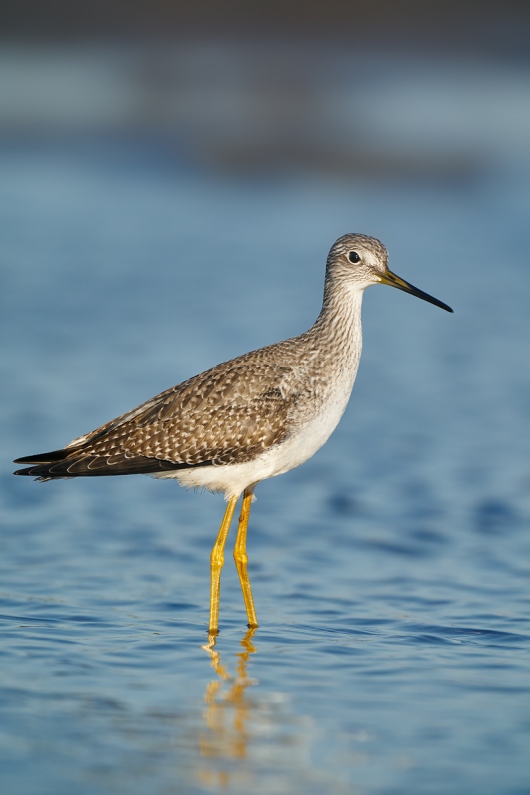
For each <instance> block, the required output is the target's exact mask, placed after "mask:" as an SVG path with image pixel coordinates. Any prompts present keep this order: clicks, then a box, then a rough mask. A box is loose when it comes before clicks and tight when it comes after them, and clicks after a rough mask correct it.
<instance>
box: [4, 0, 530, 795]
mask: <svg viewBox="0 0 530 795" xmlns="http://www.w3.org/2000/svg"><path fill="white" fill-rule="evenodd" d="M529 215H530V6H529V4H528V3H527V2H522V0H521V2H516V1H515V0H511V1H510V0H504V1H503V2H502V3H501V2H500V0H489V1H488V0H483V1H482V2H478V0H476V1H475V0H466V2H458V3H457V2H454V0H446V1H445V2H438V0H434V1H433V2H420V0H400V1H399V2H396V1H395V0H394V2H392V1H391V0H374V2H370V3H367V2H364V3H362V2H357V0H352V2H349V3H346V2H342V0H327V2H326V3H316V2H301V1H300V2H297V1H296V0H285V1H284V2H282V3H279V2H276V0H272V1H271V2H268V3H262V4H258V3H248V2H240V1H236V0H224V1H223V2H213V1H211V0H203V2H201V3H197V4H187V3H178V2H175V1H174V2H167V0H151V2H140V1H139V0H130V1H129V2H124V1H123V2H117V0H110V1H109V0H107V2H101V0H94V1H93V2H91V3H82V4H80V3H72V2H66V0H62V1H61V0H50V1H49V2H47V3H42V2H40V3H39V2H35V0H29V1H28V2H25V3H14V2H4V3H3V4H2V6H1V8H0V279H1V289H0V305H1V311H0V329H1V333H2V339H3V340H4V345H3V346H2V352H1V354H0V373H1V380H2V390H1V391H0V405H1V411H0V425H1V435H2V440H3V443H2V450H1V461H2V467H1V476H0V483H1V489H0V512H1V516H2V535H1V537H0V544H1V555H0V583H1V587H0V606H1V614H0V621H1V622H2V626H3V637H4V644H3V648H2V650H1V651H0V661H1V663H2V665H3V675H2V682H3V684H2V685H1V686H0V691H1V696H2V703H3V705H4V709H3V717H2V725H1V727H0V728H1V731H0V766H1V767H0V769H1V771H2V775H3V777H4V779H5V784H4V789H5V791H6V792H13V793H15V792H16V793H17V795H33V794H35V795H37V794H38V795H43V793H48V792H49V793H53V795H62V793H65V795H66V793H68V795H69V794H70V793H71V792H72V790H74V789H75V791H76V792H77V793H78V795H85V793H86V795H93V793H96V792H97V793H99V792H102V793H114V792H116V793H120V792H127V793H128V795H131V793H139V795H140V793H142V795H143V793H145V792H146V791H149V792H152V793H160V794H161V795H162V793H164V794H165V793H167V792H183V793H202V792H210V791H216V790H218V789H219V790H220V789H223V791H228V792H244V793H248V792H254V793H260V792H263V793H266V795H270V794H271V793H273V792H274V793H276V792H277V793H299V792H300V791H301V789H302V788H303V790H304V792H307V793H316V794H318V795H320V793H328V792H345V793H353V792H355V793H363V794H364V793H367V795H372V794H373V793H381V794H382V795H383V794H384V795H396V794H397V793H403V794H404V795H405V793H406V795H415V794H416V793H417V794H418V795H425V793H429V795H437V793H444V794H445V793H448V795H449V793H451V795H452V793H454V792H457V791H458V792H466V793H469V794H470V795H472V793H475V792H477V793H478V792H480V794H481V795H488V793H491V795H493V794H494V793H495V795H497V793H498V792H503V793H506V795H521V793H523V792H527V791H528V788H529V787H530V773H529V769H528V753H527V748H528V732H529V727H530V708H529V704H530V699H529V695H530V692H529V689H530V686H529V682H530V677H529V674H530V660H529V655H528V651H529V647H530V625H529V619H528V613H529V606H530V599H529V595H528V582H529V575H530V566H529V563H528V561H529V560H530V539H529V535H528V528H529V525H530V498H529V494H530V467H529V449H528V448H529V444H528V440H529V439H530V420H529V417H530V383H529V378H528V371H529V367H528V338H529V333H530V321H529V312H528V306H529V303H530V271H529V262H528V252H529V250H530V225H529ZM348 231H355V232H362V233H366V234H371V235H375V236H376V237H379V238H380V239H381V240H382V241H383V242H384V243H385V244H386V245H387V247H388V249H389V251H390V265H391V268H392V269H393V270H394V271H395V272H396V273H398V274H399V275H400V276H402V277H403V278H405V279H407V280H409V281H411V282H412V283H413V284H416V285H417V286H418V287H420V288H421V289H423V290H425V291H427V292H429V293H431V294H433V295H435V296H436V297H438V298H439V299H441V300H442V301H445V302H447V303H448V304H450V305H452V306H453V307H454V309H455V314H454V315H452V316H449V315H447V314H446V313H443V312H441V311H439V310H438V309H436V308H435V307H432V306H429V305H427V304H424V303H422V302H420V301H417V300H414V299H412V298H411V297H410V296H406V295H404V294H402V293H398V292H396V291H391V290H389V289H387V288H384V289H379V288H377V289H376V290H369V291H368V293H367V295H366V298H365V301H364V307H363V323H364V335H365V343H364V352H363V359H362V362H361V367H360V372H359V376H358V381H357V384H356V386H355V389H354V394H353V397H352V400H351V402H350V405H349V407H348V409H347V411H346V414H345V416H344V418H343V420H342V422H341V424H340V426H339V428H338V429H337V431H336V433H335V434H334V435H333V437H332V438H331V439H330V441H329V442H328V444H327V445H326V446H325V448H324V449H323V450H322V451H320V452H319V453H318V455H317V456H315V457H314V458H313V459H312V460H311V461H310V462H308V463H307V464H306V465H305V466H304V467H301V468H299V469H298V470H295V471H293V472H291V473H289V474H288V475H285V476H283V477H282V478H279V479H275V480H271V481H267V482H265V483H263V484H261V485H260V487H259V488H258V494H257V496H258V503H257V504H256V506H255V508H254V509H253V514H252V520H251V521H252V527H251V529H250V531H249V557H250V565H249V572H250V576H251V579H252V583H253V589H254V596H255V599H256V605H257V611H258V616H259V618H260V621H261V623H262V626H261V627H260V630H259V631H258V633H256V635H255V637H254V638H248V637H247V638H245V636H244V621H245V617H244V612H243V603H242V599H241V595H240V592H239V585H238V582H237V579H236V576H235V572H234V570H233V566H232V564H231V560H230V559H229V558H230V556H229V555H227V564H226V566H225V570H224V572H223V593H222V601H221V635H220V638H219V641H218V644H217V648H216V652H215V653H214V652H213V651H212V650H210V654H209V655H208V654H205V652H204V650H202V649H201V648H200V645H201V643H204V641H205V639H206V635H205V633H206V622H207V607H208V601H207V600H208V556H209V553H210V549H211V546H212V544H213V540H214V538H215V534H216V532H217V527H218V525H219V522H220V519H221V513H222V508H223V505H222V500H221V498H220V497H218V496H214V495H208V494H204V495H201V496H198V495H193V494H192V493H189V494H188V493H186V492H184V491H183V490H181V489H177V488H176V487H175V486H172V485H171V484H168V483H164V482H159V481H154V480H151V479H148V478H109V479H100V480H99V479H94V480H90V479H86V480H83V479H78V480H75V481H61V482H59V483H52V484H46V485H41V484H35V483H32V482H31V481H30V480H29V479H23V478H13V477H12V475H11V471H12V468H13V467H12V465H11V460H12V459H13V458H15V457H17V456H22V455H27V454H31V453H34V452H41V451H43V450H48V449H55V448H57V447H59V446H61V445H63V444H65V443H67V442H68V441H69V440H70V439H73V438H74V437H76V436H78V435H79V434H81V433H84V432H87V431H89V430H91V429H92V428H95V427H97V426H98V425H100V424H101V423H103V422H105V421H107V420H108V419H110V418H111V417H113V416H117V415H119V414H120V413H122V412H124V411H126V410H128V409H130V408H132V407H133V406H135V405H136V404H138V403H140V402H141V401H143V400H146V399H147V398H149V397H151V396H152V395H154V394H156V393H157V392H159V391H161V390H162V389H165V388H167V387H169V386H171V385H172V384H174V383H178V382H179V381H181V380H183V379H184V378H187V377H189V376H191V375H193V374H195V373H196V372H199V371H201V370H204V369H206V368H207V367H210V366H212V365H214V364H216V363H217V362H219V361H223V360H227V359H229V358H231V357H233V356H236V355H238V354H240V353H242V352H244V351H246V350H250V349H252V348H255V347H258V346H260V345H265V344H268V343H270V342H274V341H276V340H278V339H282V338H285V337H287V336H290V335H294V334H297V333H299V332H301V331H303V330H305V329H306V328H308V327H309V325H310V324H311V323H312V322H313V320H314V319H315V317H316V315H317V314H318V311H319V309H320V300H321V293H322V284H323V272H324V263H325V258H326V255H327V252H328V250H329V248H330V246H331V244H332V243H333V242H334V240H335V239H336V238H337V237H338V236H339V235H342V234H344V233H345V232H348ZM217 653H219V654H220V655H221V657H218V656H216V655H217ZM221 658H222V663H221ZM210 663H211V665H210Z"/></svg>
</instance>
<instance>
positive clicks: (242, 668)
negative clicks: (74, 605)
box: [199, 628, 257, 787]
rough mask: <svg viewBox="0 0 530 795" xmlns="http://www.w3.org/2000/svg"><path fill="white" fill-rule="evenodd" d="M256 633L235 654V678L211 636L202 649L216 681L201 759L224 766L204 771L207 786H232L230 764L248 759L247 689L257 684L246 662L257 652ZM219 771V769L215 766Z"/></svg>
mask: <svg viewBox="0 0 530 795" xmlns="http://www.w3.org/2000/svg"><path fill="white" fill-rule="evenodd" d="M255 632H256V629H255V628H254V629H249V630H248V632H247V633H246V635H245V637H244V638H243V639H242V640H241V641H240V643H241V646H242V647H243V651H241V652H239V653H238V654H236V658H237V662H236V665H235V671H234V673H233V674H231V673H229V671H228V670H227V668H226V667H225V666H224V665H223V664H222V662H221V655H220V653H219V652H218V651H217V649H216V648H215V644H216V636H215V635H210V636H209V639H208V643H207V644H206V645H205V646H203V649H205V650H206V651H207V652H208V654H209V655H210V661H211V666H212V668H213V669H214V671H215V673H216V678H215V679H213V680H212V681H211V682H209V683H208V685H207V687H206V692H205V695H204V701H205V704H206V708H205V713H204V723H205V730H204V732H203V733H202V734H201V737H200V749H199V750H200V755H201V758H202V759H204V760H206V759H210V760H217V761H218V762H219V761H221V762H222V765H223V767H222V769H221V768H220V769H217V770H215V769H213V768H211V767H208V768H206V767H204V768H201V770H200V771H199V777H200V779H201V781H202V783H203V784H205V785H208V786H220V787H224V786H226V785H227V784H229V783H230V770H229V768H230V767H231V765H230V762H231V760H232V761H233V762H237V761H238V760H242V759H245V757H246V755H247V744H248V741H249V732H248V729H247V722H248V721H249V719H250V717H251V712H252V705H251V703H250V701H249V699H248V694H247V692H246V691H247V688H248V687H251V686H252V685H255V684H257V681H256V680H255V679H251V678H250V677H249V676H248V673H247V662H248V658H249V657H250V655H251V654H254V653H255V652H256V647H255V646H254V644H253V643H252V638H253V636H254V634H255ZM216 767H217V766H216Z"/></svg>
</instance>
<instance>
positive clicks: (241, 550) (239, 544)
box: [234, 487, 258, 628]
mask: <svg viewBox="0 0 530 795" xmlns="http://www.w3.org/2000/svg"><path fill="white" fill-rule="evenodd" d="M253 491H254V488H253V487H252V488H250V489H245V491H244V492H243V502H242V505H241V513H240V515H239V524H238V528H237V537H236V543H235V546H234V560H235V562H236V568H237V573H238V575H239V582H240V583H241V590H242V591H243V599H244V600H245V607H246V610H247V616H248V626H249V628H252V627H257V626H258V619H257V616H256V610H255V608H254V599H253V597H252V589H251V587H250V580H249V578H248V572H247V563H248V557H247V528H248V519H249V516H250V504H251V502H252V493H253Z"/></svg>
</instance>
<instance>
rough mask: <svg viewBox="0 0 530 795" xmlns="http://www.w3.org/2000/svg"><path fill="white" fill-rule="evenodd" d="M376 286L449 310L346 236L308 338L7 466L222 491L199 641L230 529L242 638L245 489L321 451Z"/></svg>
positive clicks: (364, 242) (221, 368)
mask: <svg viewBox="0 0 530 795" xmlns="http://www.w3.org/2000/svg"><path fill="white" fill-rule="evenodd" d="M374 284H386V285H389V286H391V287H396V288H397V289H398V290H403V291H404V292H406V293H410V294H411V295H413V296H416V297H418V298H421V299H423V300H424V301H428V302H429V303H431V304H434V305H435V306H438V307H440V308H441V309H444V310H446V311H447V312H452V311H453V310H452V309H451V307H449V306H447V304H444V303H443V302H442V301H439V300H438V299H437V298H434V297H433V296H431V295H429V294H427V293H424V292H423V291H422V290H419V289H418V288H417V287H414V286H413V285H412V284H410V283H409V282H406V281H405V280H404V279H401V278H400V277H399V276H396V275H395V274H394V273H393V272H392V271H391V270H389V267H388V252H387V250H386V248H385V246H384V245H383V244H382V243H381V242H380V241H379V240H377V239H376V238H374V237H369V236H367V235H363V234H357V233H349V234H346V235H343V236H342V237H340V238H339V239H338V240H337V241H336V242H335V243H334V244H333V246H332V247H331V250H330V252H329V254H328V257H327V262H326V272H325V280H324V298H323V302H322V308H321V311H320V314H319V315H318V317H317V319H316V321H315V323H314V324H313V325H312V326H311V328H309V330H307V331H305V332H304V333H302V334H300V335H299V336H296V337H292V338H290V339H287V340H283V341H281V342H277V343H275V344H272V345H268V346H266V347H263V348H259V349H257V350H254V351H251V352H250V353H246V354H244V355H242V356H238V357H237V358H235V359H231V360H230V361H227V362H224V363H222V364H218V365H217V366H215V367H212V368H211V369H209V370H206V371H205V372H203V373H200V374H199V375H196V376H194V377H193V378H189V379H188V380H186V381H183V382H182V383H180V384H178V385H177V386H174V387H171V388H170V389H167V390H165V391H164V392H161V393H160V394H159V395H156V396H155V397H153V398H151V399H150V400H148V401H146V402H145V403H142V404H141V405H140V406H138V407H137V408H135V409H132V410H131V411H128V412H126V413H125V414H122V415H121V416H120V417H117V418H116V419H113V420H111V421H110V422H107V423H106V424H105V425H102V426H101V427H100V428H97V429H96V430H94V431H92V432H90V433H86V434H84V435H83V436H79V437H78V438H77V439H74V440H73V441H72V442H70V443H69V444H67V445H66V446H65V447H64V448H62V449H60V450H53V451H52V452H49V453H41V454H38V455H32V456H25V457H23V458H18V459H16V460H15V463H16V464H24V465H26V468H24V469H18V470H16V472H14V474H15V475H26V476H27V475H29V476H33V477H35V478H36V479H37V480H39V481H48V480H55V479H59V478H75V477H100V476H108V475H132V474H148V475H152V476H154V477H156V478H171V479H176V480H177V481H178V483H179V484H180V485H182V486H185V487H194V488H200V487H204V488H205V489H208V490H210V491H213V492H223V493H224V497H225V501H226V503H227V505H226V510H225V512H224V516H223V520H222V522H221V526H220V528H219V532H218V534H217V538H216V541H215V544H214V546H213V549H212V552H211V555H210V614H209V627H208V633H209V637H210V638H215V637H216V636H217V634H218V632H219V604H220V583H221V569H222V567H223V564H224V549H225V544H226V541H227V537H228V532H229V529H230V525H231V522H232V519H233V516H234V512H235V509H236V506H237V503H238V500H239V498H240V497H241V495H242V503H241V509H240V515H239V520H238V529H237V534H236V540H235V545H234V553H233V554H234V560H235V564H236V568H237V572H238V575H239V580H240V584H241V590H242V594H243V600H244V603H245V608H246V613H247V618H248V627H249V629H253V628H256V627H257V626H258V620H257V616H256V609H255V605H254V599H253V595H252V589H251V585H250V580H249V576H248V569H247V566H248V556H247V548H246V539H247V529H248V522H249V516H250V507H251V503H252V501H253V499H254V489H255V488H256V486H257V484H258V483H259V482H260V481H262V480H265V479H266V478H271V477H275V476H276V475H281V474H283V473H285V472H288V471H289V470H291V469H293V468H295V467H297V466H299V465H300V464H303V463H304V462H305V461H307V459H309V458H310V457H311V456H312V455H314V453H316V452H317V450H318V449H319V448H320V447H322V445H323V444H324V443H325V442H326V441H327V439H328V438H329V436H330V435H331V433H332V432H333V430H334V429H335V427H336V425H337V424H338V422H339V420H340V418H341V416H342V414H343V412H344V410H345V408H346V405H347V403H348V400H349V398H350V394H351V391H352V388H353V384H354V381H355V377H356V375H357V369H358V366H359V359H360V356H361V348H362V328H361V304H362V298H363V294H364V291H365V289H366V288H367V287H370V286H372V285H374Z"/></svg>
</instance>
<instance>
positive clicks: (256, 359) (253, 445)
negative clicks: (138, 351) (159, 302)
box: [20, 349, 296, 479]
mask: <svg viewBox="0 0 530 795" xmlns="http://www.w3.org/2000/svg"><path fill="white" fill-rule="evenodd" d="M290 372H291V368H290V367H289V366H282V365H279V364H278V362H277V361H276V362H275V361H274V360H272V357H270V356H269V355H267V349H262V350H260V351H257V352H255V353H254V354H247V355H246V356H243V357H240V358H239V359H234V360H232V361H231V362H227V363H225V364H221V365H218V366H217V367H214V368H212V369H211V370H208V371H206V372H204V373H201V374H199V375H197V376H195V377H193V378H190V379H189V380H187V381H184V382H183V383H181V384H179V385H177V386H175V387H173V388H171V389H168V390H166V391H165V392H162V393H161V394H160V395H157V396H156V397H154V398H152V399H151V400H149V401H147V402H146V403H144V404H142V405H141V406H138V408H136V409H133V410H132V411H130V412H128V413H127V414H124V415H122V416H121V417H118V418H117V419H115V420H112V421H111V422H109V423H106V425H103V426H101V427H100V428H97V429H96V430H95V431H92V433H89V434H86V435H85V436H82V437H79V439H76V440H74V441H73V442H71V443H70V445H68V447H67V448H65V450H64V451H55V452H54V453H53V454H49V456H50V457H51V456H53V458H52V460H48V462H47V463H45V455H46V454H44V455H42V457H41V456H38V457H37V456H36V457H33V458H29V457H28V458H27V459H25V460H24V459H22V460H20V463H35V464H40V466H34V467H31V468H30V470H31V471H27V474H31V475H36V476H40V477H41V478H42V479H49V478H53V477H79V476H89V475H114V474H116V475H117V474H131V473H135V472H138V473H156V472H161V471H165V470H166V471H167V470H170V469H183V468H187V467H196V466H207V465H214V466H215V465H221V464H231V463H242V462H245V461H249V460H251V459H253V458H254V457H256V456H257V455H259V454H260V453H261V452H263V451H264V450H267V449H268V448H270V447H272V446H274V445H276V444H278V443H279V442H281V441H282V440H283V439H284V438H285V436H286V426H287V417H288V412H289V410H290V408H291V407H292V406H293V404H294V402H295V401H296V392H295V391H293V390H292V388H289V386H288V384H289V381H290V379H289V374H290ZM61 452H63V455H62V456H60V453H61ZM58 459H59V460H58ZM21 472H22V471H21ZM24 474H26V473H25V472H24Z"/></svg>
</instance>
